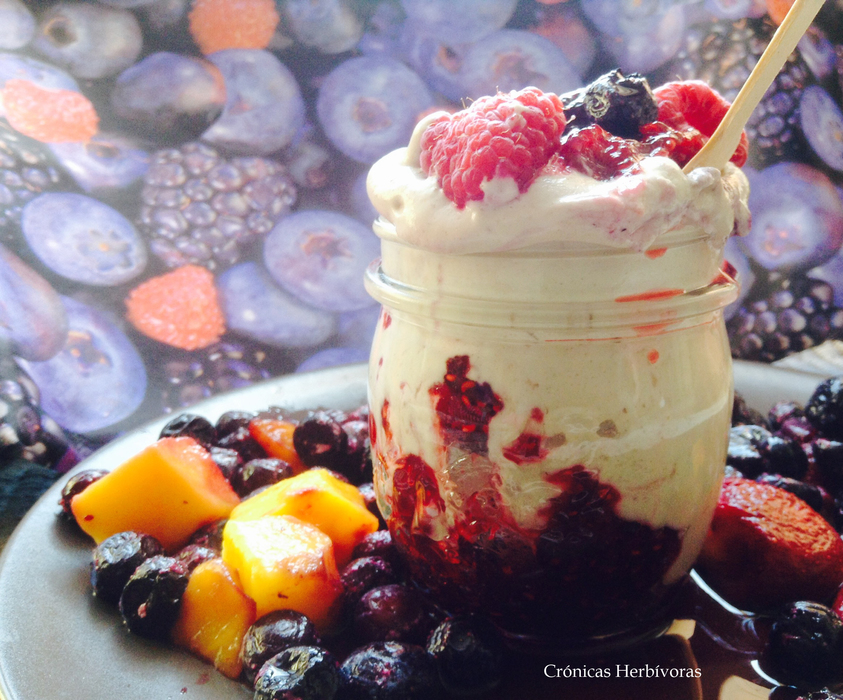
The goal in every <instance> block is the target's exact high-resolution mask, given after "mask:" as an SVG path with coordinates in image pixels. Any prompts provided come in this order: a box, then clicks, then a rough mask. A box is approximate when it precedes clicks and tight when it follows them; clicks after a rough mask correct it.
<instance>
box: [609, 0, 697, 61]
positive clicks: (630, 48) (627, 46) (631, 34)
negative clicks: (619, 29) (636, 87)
mask: <svg viewBox="0 0 843 700" xmlns="http://www.w3.org/2000/svg"><path fill="white" fill-rule="evenodd" d="M636 4H639V5H640V4H641V3H636ZM655 18H656V19H657V20H658V21H657V23H656V24H655V25H654V26H653V27H652V28H649V29H646V30H641V31H637V30H632V31H627V32H624V33H623V34H621V35H620V36H616V37H604V41H603V46H604V48H605V49H606V51H607V52H608V53H609V54H611V55H612V56H614V57H615V59H616V61H617V63H618V65H619V66H620V67H621V68H622V69H623V70H625V71H636V72H638V73H650V72H652V71H654V70H656V69H657V68H659V67H660V66H662V65H664V64H665V63H667V62H668V61H669V60H670V59H672V58H673V57H674V56H675V55H676V54H677V53H678V52H679V49H680V48H681V47H682V41H683V39H684V36H685V28H686V22H685V8H684V7H682V6H674V7H671V8H669V9H667V10H665V11H664V12H659V13H657V14H656V15H655Z"/></svg>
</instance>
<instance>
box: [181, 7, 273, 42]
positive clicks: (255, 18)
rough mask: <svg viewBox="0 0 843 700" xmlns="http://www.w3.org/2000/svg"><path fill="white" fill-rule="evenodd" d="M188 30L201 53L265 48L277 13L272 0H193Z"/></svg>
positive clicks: (271, 34)
mask: <svg viewBox="0 0 843 700" xmlns="http://www.w3.org/2000/svg"><path fill="white" fill-rule="evenodd" d="M189 19H190V34H191V36H193V40H194V41H195V42H196V44H197V46H199V49H200V50H201V51H202V53H204V54H209V53H213V52H214V51H221V50H223V49H265V48H266V47H267V46H268V45H269V42H270V40H271V39H272V36H273V35H274V34H275V28H276V27H277V26H278V22H279V19H280V18H279V16H278V11H277V10H276V8H275V2H274V0H193V8H192V9H191V10H190V14H189Z"/></svg>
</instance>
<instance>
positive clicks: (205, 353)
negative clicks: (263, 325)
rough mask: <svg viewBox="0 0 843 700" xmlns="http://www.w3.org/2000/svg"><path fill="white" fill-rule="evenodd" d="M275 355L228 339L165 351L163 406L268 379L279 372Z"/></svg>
mask: <svg viewBox="0 0 843 700" xmlns="http://www.w3.org/2000/svg"><path fill="white" fill-rule="evenodd" d="M168 350H172V348H168ZM275 359H276V358H275V357H274V355H270V354H269V353H267V352H266V351H265V350H263V349H262V348H261V347H259V346H257V345H251V344H243V343H237V342H228V341H221V342H219V343H215V344H214V345H212V346H210V347H208V348H206V349H205V350H202V351H200V352H185V353H177V352H168V353H167V355H166V358H165V359H164V360H163V362H162V363H161V366H162V367H163V375H164V376H163V385H164V386H163V389H162V401H163V408H164V410H165V411H166V412H170V411H178V410H181V409H183V408H187V407H188V406H191V405H193V404H195V403H196V402H197V401H201V400H202V399H206V398H208V397H210V396H214V395H216V394H221V393H223V392H225V391H230V390H231V389H238V388H240V387H244V386H249V385H251V384H254V383H255V382H259V381H262V380H264V379H269V377H270V376H274V375H275V374H280V373H282V372H281V368H280V367H278V366H277V363H276V362H275Z"/></svg>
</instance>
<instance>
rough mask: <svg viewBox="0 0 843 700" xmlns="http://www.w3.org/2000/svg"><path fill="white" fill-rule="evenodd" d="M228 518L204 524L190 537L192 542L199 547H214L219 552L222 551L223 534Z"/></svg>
mask: <svg viewBox="0 0 843 700" xmlns="http://www.w3.org/2000/svg"><path fill="white" fill-rule="evenodd" d="M226 522H228V521H227V520H225V519H223V520H216V521H214V522H212V523H208V524H207V525H203V526H202V527H200V528H199V529H198V530H197V531H196V532H194V533H193V535H191V537H190V544H195V545H197V546H199V547H203V548H207V549H213V550H216V551H217V552H221V551H222V534H223V530H224V529H225V524H226Z"/></svg>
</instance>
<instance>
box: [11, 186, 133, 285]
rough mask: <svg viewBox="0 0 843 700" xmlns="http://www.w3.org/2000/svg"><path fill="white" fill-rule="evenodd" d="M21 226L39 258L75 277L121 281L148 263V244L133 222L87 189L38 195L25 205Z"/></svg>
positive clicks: (103, 282)
mask: <svg viewBox="0 0 843 700" xmlns="http://www.w3.org/2000/svg"><path fill="white" fill-rule="evenodd" d="M21 228H22V230H23V235H24V237H25V238H26V241H27V243H29V246H30V248H32V251H33V252H34V253H35V254H36V255H37V256H38V258H39V259H40V260H41V262H43V263H44V264H45V265H46V266H47V267H49V268H50V269H51V270H52V271H53V272H55V273H56V274H58V275H61V276H62V277H66V278H67V279H70V280H74V281H76V282H83V283H85V284H93V285H97V286H114V285H118V284H123V283H124V282H128V281H130V280H132V279H134V278H135V277H137V276H138V275H139V274H140V273H141V272H143V269H144V267H145V266H146V259H147V255H146V248H145V246H144V244H143V241H142V240H141V238H140V236H139V235H138V233H137V231H136V230H135V227H134V226H132V224H131V223H130V222H129V220H128V219H126V218H125V217H124V216H123V215H122V214H121V213H120V212H118V211H117V210H116V209H112V208H111V207H109V206H108V205H107V204H103V203H102V202H100V201H99V200H96V199H93V198H91V197H88V196H86V195H82V194H73V193H49V192H48V193H45V194H42V195H39V196H38V197H36V198H35V199H33V200H32V201H31V202H30V203H29V204H27V205H26V207H24V210H23V214H22V216H21Z"/></svg>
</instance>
